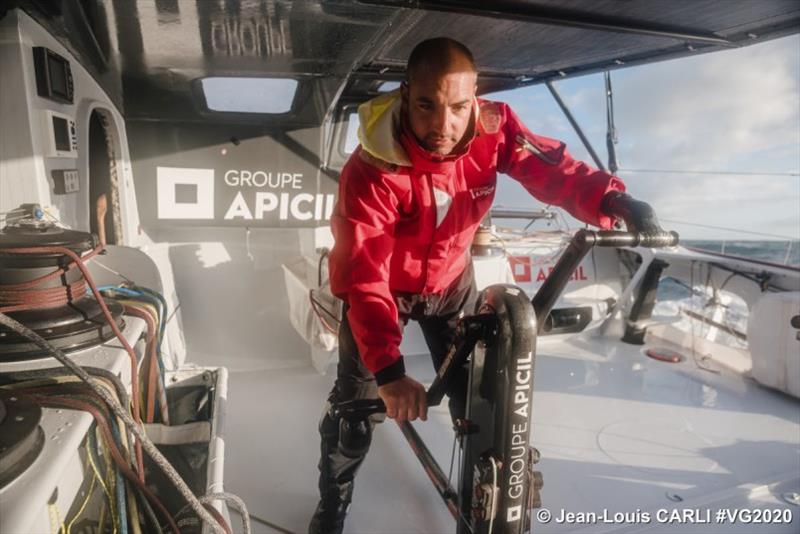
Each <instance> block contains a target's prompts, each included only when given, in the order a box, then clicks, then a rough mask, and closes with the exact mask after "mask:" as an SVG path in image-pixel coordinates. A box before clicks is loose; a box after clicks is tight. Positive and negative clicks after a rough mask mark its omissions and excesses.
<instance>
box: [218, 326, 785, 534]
mask: <svg viewBox="0 0 800 534" xmlns="http://www.w3.org/2000/svg"><path fill="white" fill-rule="evenodd" d="M673 348H674V347H673ZM538 353H539V354H538V356H537V363H536V376H535V393H534V401H533V420H534V426H533V434H532V443H533V445H534V446H536V447H537V448H538V449H539V450H540V452H541V454H542V460H541V462H540V464H539V466H538V468H539V470H541V471H542V472H543V474H544V488H543V490H542V502H543V506H544V507H546V508H547V509H548V510H549V511H550V512H551V513H552V514H553V519H552V520H551V521H550V522H549V523H547V524H542V523H539V522H538V521H537V522H535V523H534V529H533V530H534V531H535V532H575V531H581V532H583V531H587V532H589V531H591V532H610V531H615V532H616V531H625V532H634V531H636V532H638V531H644V530H646V531H648V532H658V531H668V532H670V533H674V532H695V531H697V530H698V528H699V529H703V530H705V531H709V532H710V531H714V532H723V531H724V532H751V531H753V528H754V527H755V528H757V529H758V532H797V530H798V525H800V520H798V519H795V520H794V521H793V523H792V524H772V525H764V524H759V525H753V524H745V523H742V522H737V523H736V524H731V523H730V522H729V521H725V522H722V523H719V522H717V521H716V519H715V517H716V513H717V510H719V509H731V510H733V509H741V508H750V509H753V508H760V509H785V508H788V509H790V510H791V513H792V516H797V515H798V514H800V508H798V507H797V506H789V505H788V504H787V503H786V502H785V501H784V500H783V499H782V495H784V494H789V493H791V492H798V493H800V409H798V408H800V402H798V400H797V399H794V398H791V397H789V396H786V395H784V394H781V393H778V392H775V391H772V390H769V389H766V388H764V387H762V386H760V385H758V384H757V383H755V382H754V381H752V380H750V379H746V378H742V377H739V376H736V375H733V374H731V373H729V372H726V371H725V370H720V369H716V368H715V369H711V370H704V369H702V368H701V367H700V365H698V364H697V363H695V359H693V358H692V355H691V352H690V351H684V354H685V356H686V359H685V361H683V362H681V363H678V364H672V363H664V362H660V361H655V360H652V359H650V358H648V357H647V356H645V355H644V354H643V351H642V347H637V346H631V345H626V344H623V343H620V342H618V341H615V340H610V339H607V338H597V337H593V334H592V333H587V334H585V335H583V336H573V337H570V338H566V339H565V338H563V337H561V338H557V337H550V338H543V339H540V343H539V349H538ZM708 365H711V364H709V363H703V364H702V366H703V367H708ZM406 367H407V369H408V372H409V374H411V375H412V376H414V377H415V378H417V379H419V380H421V381H423V382H426V383H429V382H430V380H432V378H433V368H432V366H431V364H430V361H429V359H428V358H427V357H425V356H418V357H409V358H407V360H406ZM334 373H335V368H334V367H333V366H331V369H330V372H329V373H328V375H327V376H320V375H319V374H318V373H316V372H315V371H314V369H313V368H312V367H311V366H304V367H295V368H287V369H279V370H269V371H247V372H244V371H240V372H237V371H233V372H231V374H230V384H229V398H228V400H229V405H228V418H227V423H226V425H227V431H226V439H225V442H226V455H225V456H226V458H225V486H226V488H227V489H228V490H230V491H233V492H235V493H237V494H239V495H240V496H241V497H242V498H244V499H245V501H246V502H247V504H248V507H249V508H250V511H251V513H252V514H254V515H256V516H259V517H261V518H264V519H267V520H268V521H270V522H272V523H274V524H276V525H278V526H280V527H282V528H283V529H286V530H288V531H291V532H297V533H299V532H306V531H307V528H308V521H309V518H310V517H311V514H312V512H313V510H314V507H315V506H316V503H317V486H316V484H317V467H316V464H317V461H318V459H319V436H318V434H317V428H316V427H317V423H318V421H319V417H320V415H321V411H322V406H323V402H324V401H325V398H326V396H327V393H328V391H329V389H330V387H331V385H332V383H333V377H334ZM415 426H416V428H417V429H418V431H419V433H420V434H421V435H422V437H423V438H424V440H425V442H426V444H427V445H428V447H429V448H430V449H431V451H432V452H433V454H434V456H435V457H436V458H437V460H438V462H439V464H440V465H441V466H442V468H443V469H444V470H445V472H447V471H448V467H449V465H450V455H451V451H452V448H453V433H452V430H451V428H450V417H449V415H448V413H447V409H446V407H444V406H442V407H437V408H434V409H432V410H431V412H430V417H429V419H428V421H427V422H426V423H415ZM455 469H456V470H457V467H456V468H455ZM673 509H678V510H698V513H699V514H700V515H698V516H697V517H698V518H699V519H701V520H704V519H705V517H706V515H705V514H706V512H705V510H710V512H709V513H710V514H711V515H710V521H711V524H702V523H701V524H698V523H696V522H694V523H676V522H674V521H673V522H671V523H662V522H659V515H658V514H661V517H666V518H668V517H670V516H669V515H668V514H669V511H671V510H673ZM562 510H564V511H566V512H574V513H588V512H596V513H598V514H602V513H603V511H604V510H605V511H607V517H609V518H612V519H613V516H614V514H615V513H627V514H628V516H627V517H626V519H628V521H627V522H623V523H604V522H603V521H602V516H600V517H601V519H600V520H597V521H595V522H594V523H593V524H592V523H590V524H577V523H575V522H569V521H567V522H564V521H558V517H559V515H560V514H561V513H562ZM659 510H663V511H662V512H659ZM644 513H647V514H649V515H650V521H649V522H643V520H642V516H643V514H644ZM232 519H233V521H234V523H236V520H237V519H238V518H237V517H236V516H235V515H233V517H232ZM235 526H236V528H239V527H238V525H235ZM253 527H254V532H270V533H271V532H277V530H274V529H271V528H269V527H266V526H264V525H261V524H258V523H255V522H254V523H253ZM345 532H348V533H357V534H361V533H365V534H366V533H378V532H380V533H390V534H391V533H404V534H406V533H452V532H455V522H454V520H453V519H452V518H451V516H450V515H449V513H448V512H447V510H446V508H445V506H444V505H443V503H442V502H441V499H440V497H439V495H438V494H437V492H436V491H435V490H434V488H433V486H432V484H431V483H430V482H429V480H428V478H427V476H426V475H425V473H424V471H423V470H422V467H421V466H420V464H419V462H418V460H417V459H416V457H415V456H414V455H413V453H412V452H411V450H410V448H409V447H408V445H407V443H406V442H405V439H404V438H403V436H402V434H401V433H400V430H399V429H398V428H397V426H396V425H395V424H394V423H393V422H391V421H389V422H387V423H384V424H382V425H380V426H379V427H378V428H377V430H376V432H375V435H374V436H373V443H372V448H371V450H370V454H369V455H368V457H367V459H366V461H365V462H364V465H363V466H362V468H361V471H360V473H359V475H358V477H357V478H356V488H355V495H354V499H353V504H352V506H351V507H350V512H349V514H348V519H347V523H346V525H345Z"/></svg>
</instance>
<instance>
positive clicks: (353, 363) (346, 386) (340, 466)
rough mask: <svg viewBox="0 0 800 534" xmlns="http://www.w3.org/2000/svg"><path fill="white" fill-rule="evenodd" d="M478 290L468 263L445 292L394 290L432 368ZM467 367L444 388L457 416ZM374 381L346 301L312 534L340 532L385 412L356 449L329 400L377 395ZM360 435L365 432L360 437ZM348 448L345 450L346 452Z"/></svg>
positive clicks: (402, 320) (323, 430)
mask: <svg viewBox="0 0 800 534" xmlns="http://www.w3.org/2000/svg"><path fill="white" fill-rule="evenodd" d="M476 299H477V290H476V288H475V280H474V271H473V267H472V262H468V263H467V267H466V268H465V269H464V272H463V273H462V274H461V276H460V277H459V278H458V279H456V281H455V282H454V283H453V284H452V285H451V286H450V287H449V288H448V289H447V290H445V291H444V292H443V293H441V294H432V295H425V296H422V295H414V294H397V295H395V302H396V303H397V309H398V315H399V318H398V323H399V326H400V328H401V330H402V329H403V328H404V327H405V326H406V324H408V321H409V320H414V321H417V322H418V323H419V325H420V328H421V330H422V333H423V336H424V337H425V342H426V344H427V345H428V349H429V350H430V353H431V358H432V361H433V366H434V368H435V369H436V370H438V369H439V366H440V365H441V364H442V362H443V361H444V358H445V356H446V355H447V351H448V349H449V348H450V346H451V344H452V343H453V341H454V339H455V336H456V324H457V322H458V320H459V318H460V317H461V316H462V315H463V314H471V313H473V312H474V307H475V301H476ZM468 380H469V371H468V369H467V367H466V366H464V367H463V368H462V369H460V370H458V371H457V372H456V374H455V376H454V377H453V381H452V382H451V385H450V386H449V387H448V389H447V396H448V398H449V400H448V407H449V408H450V416H451V417H452V419H453V420H454V421H455V420H456V419H461V418H463V417H464V415H465V412H466V395H467V386H468ZM377 398H378V386H377V383H376V382H375V377H374V376H373V375H372V373H370V372H369V370H367V368H366V367H364V364H363V362H362V361H361V357H360V356H359V352H358V346H357V345H356V342H355V340H354V339H353V333H352V332H351V330H350V324H349V322H348V320H347V306H345V311H344V314H343V318H342V322H341V324H340V326H339V364H338V366H337V373H336V382H335V384H334V386H333V389H332V390H331V392H330V395H329V397H328V399H329V403H328V405H327V406H326V408H325V412H324V414H323V417H322V420H321V421H320V425H319V432H320V437H321V439H322V441H321V446H320V449H321V450H320V453H321V454H320V461H319V471H320V477H319V491H320V503H319V505H318V506H317V510H316V511H315V513H314V517H313V518H312V520H311V525H310V526H309V532H310V533H313V534H317V533H325V534H333V533H340V532H342V530H343V527H344V519H345V516H346V513H347V507H348V505H349V504H350V500H351V498H352V494H353V481H354V479H355V476H356V472H357V471H358V468H359V467H360V466H361V464H362V463H363V461H364V458H366V455H367V452H368V450H369V442H370V439H369V435H368V434H369V433H371V431H372V429H373V428H374V426H375V424H376V423H379V422H381V421H382V420H383V419H384V416H382V415H381V416H373V417H371V418H370V419H369V420H368V421H365V422H364V424H363V425H362V430H364V431H365V432H366V433H367V435H366V440H364V439H362V440H361V443H362V444H365V446H363V447H360V448H359V450H358V451H357V453H356V454H354V453H353V451H352V450H351V447H346V449H347V450H345V451H343V450H342V449H343V447H342V446H341V444H340V439H344V440H347V439H349V438H350V437H351V436H348V437H346V436H342V435H341V432H340V428H342V425H340V421H338V420H336V419H334V418H333V417H332V416H331V415H330V413H329V408H330V403H331V402H345V401H350V400H355V399H377ZM362 438H363V436H362ZM345 453H346V454H345Z"/></svg>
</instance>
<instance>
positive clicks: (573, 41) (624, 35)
mask: <svg viewBox="0 0 800 534" xmlns="http://www.w3.org/2000/svg"><path fill="white" fill-rule="evenodd" d="M379 3H381V4H384V2H379ZM386 3H390V2H386ZM419 4H420V5H422V6H428V8H427V9H425V10H423V11H424V12H425V16H422V17H418V18H417V20H416V21H415V22H414V24H413V26H412V27H411V28H410V29H409V30H407V31H405V32H404V33H403V34H402V36H399V38H398V39H394V40H393V39H387V40H386V41H385V42H384V44H383V46H382V48H381V49H380V50H378V52H377V53H376V54H375V55H374V57H373V59H372V62H373V64H374V66H375V67H376V68H377V67H379V66H398V67H402V66H403V65H404V64H405V60H406V58H407V57H408V54H409V53H410V52H411V49H412V48H413V47H414V45H415V44H416V43H418V42H420V41H421V40H423V39H426V38H430V37H434V36H440V35H446V36H449V37H453V38H455V39H458V40H460V41H462V42H464V43H465V44H467V45H468V46H469V47H470V48H471V49H472V51H473V53H474V55H475V58H476V62H477V63H478V67H479V70H480V71H481V72H482V73H483V74H492V75H500V76H502V75H508V76H514V75H517V76H523V75H524V76H537V75H543V74H550V75H553V74H554V73H557V72H558V71H561V72H564V73H570V74H577V73H580V72H582V71H586V70H595V69H596V68H597V66H598V65H599V64H605V65H607V66H608V67H612V68H616V67H618V66H621V65H624V64H625V63H627V62H626V61H625V60H626V59H630V60H631V62H634V61H635V62H637V63H642V62H647V61H655V60H658V59H659V58H660V56H669V57H675V56H676V55H690V54H692V53H694V52H695V51H698V52H699V51H710V50H712V49H719V48H720V47H721V46H720V45H717V44H710V43H706V42H700V41H697V42H693V41H690V40H687V39H684V38H677V37H667V36H663V35H660V36H656V35H648V34H646V33H644V32H642V33H636V32H635V31H631V32H625V31H619V30H611V29H605V30H601V29H589V28H588V27H587V26H588V24H593V23H596V24H597V25H598V26H600V25H602V24H603V23H608V22H611V23H618V24H619V25H620V26H625V25H628V26H630V27H631V29H632V30H633V29H636V28H664V29H683V30H686V31H687V32H693V33H697V34H701V35H710V36H718V37H722V38H726V39H730V40H731V41H732V43H733V45H732V46H739V45H743V44H750V43H751V42H757V41H759V40H765V39H769V38H771V37H774V36H777V35H776V34H781V35H782V34H788V33H797V32H798V31H800V3H798V2H797V1H796V0H725V1H719V0H693V1H691V2H665V1H662V0H651V1H648V0H643V1H638V2H621V1H619V0H589V1H587V0H558V1H552V0H548V1H542V0H539V1H528V2H516V3H515V2H508V1H503V2H498V3H497V4H494V5H493V4H492V3H486V4H485V5H484V6H482V7H473V6H467V5H466V4H468V2H456V1H452V2H425V1H421V2H419ZM445 4H446V7H448V8H450V9H453V10H459V9H461V11H460V12H452V11H451V12H445V11H441V9H444V7H445V6H444V5H445ZM479 4H480V3H479ZM479 4H478V5H479ZM498 4H503V6H504V7H506V8H508V9H505V10H504V9H499V8H498V7H497V5H498ZM515 4H519V9H516V10H515V9H513V5H515ZM459 5H460V7H459ZM432 6H435V9H434V7H432ZM478 13H481V14H480V15H478ZM570 16H573V17H574V19H573V22H575V23H576V25H575V26H570V25H569V24H570V20H569V19H570ZM546 17H549V18H550V19H551V22H550V23H543V22H534V21H536V20H537V18H538V19H539V20H541V19H542V18H546ZM555 19H562V20H563V24H556V23H554V22H553V21H554V20H555ZM581 22H583V23H587V26H583V27H579V26H580V23H581ZM690 46H691V49H690Z"/></svg>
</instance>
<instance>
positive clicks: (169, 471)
mask: <svg viewBox="0 0 800 534" xmlns="http://www.w3.org/2000/svg"><path fill="white" fill-rule="evenodd" d="M53 248H56V249H58V250H59V251H61V250H63V251H66V252H68V253H69V254H70V255H71V257H75V256H76V255H75V253H74V252H72V251H71V250H68V249H61V248H59V247H53ZM78 261H80V258H78ZM84 268H85V267H84ZM82 270H83V269H82ZM87 281H88V282H89V285H90V286H91V287H92V289H93V290H95V291H96V289H97V288H96V286H95V285H94V282H92V281H91V280H90V279H88V278H87ZM97 295H99V292H97ZM99 298H102V296H100V297H99ZM106 310H107V308H106ZM111 322H113V321H111ZM0 324H3V325H5V326H7V327H9V328H11V329H12V330H14V331H15V332H17V333H19V334H20V335H22V336H23V337H26V338H28V339H30V340H31V341H33V342H34V343H36V344H37V345H38V346H39V347H40V348H42V349H44V350H46V351H48V352H49V353H51V354H52V355H53V356H54V357H55V358H56V359H57V360H58V361H59V362H60V363H61V364H62V365H64V366H66V367H68V368H69V369H70V370H71V371H73V372H74V373H75V374H76V375H78V376H79V377H80V378H81V379H82V380H83V381H84V382H85V383H87V384H89V386H90V387H91V388H92V389H93V390H95V392H96V393H98V394H99V395H100V397H101V398H102V399H103V400H104V401H105V402H106V403H107V404H108V405H109V406H110V407H111V409H112V410H113V411H114V412H115V413H116V415H117V416H118V417H120V418H121V419H122V420H123V422H124V423H125V425H126V426H128V427H129V428H131V430H132V431H133V433H134V435H135V436H136V438H137V439H138V440H139V442H140V443H141V446H142V447H143V448H144V449H145V451H146V452H147V453H148V455H149V456H150V457H151V458H152V459H153V460H154V461H155V463H156V464H157V465H158V466H159V467H160V468H161V469H162V470H163V471H164V472H165V474H166V475H167V477H168V478H169V479H170V480H171V481H172V482H173V483H174V484H175V487H176V488H177V489H178V491H179V492H180V493H181V495H183V497H184V498H185V499H186V500H187V501H188V502H190V503H191V506H192V508H193V509H194V511H195V512H196V513H197V515H198V516H199V517H200V518H201V520H203V521H204V522H205V523H206V524H207V525H209V527H210V528H211V529H212V530H213V531H214V532H216V533H218V534H221V533H222V532H224V529H223V528H222V526H221V525H220V524H219V523H217V522H216V520H215V518H214V517H213V516H212V515H211V514H210V513H209V512H208V511H207V510H206V509H205V508H204V507H203V505H202V504H201V503H200V502H199V501H198V500H197V498H196V497H195V496H194V495H193V494H192V492H191V490H190V489H189V487H188V486H187V485H186V483H185V482H184V481H183V479H181V477H180V475H179V474H178V473H177V471H175V468H174V467H172V465H170V464H169V462H168V461H167V460H166V458H164V456H163V455H162V454H161V452H160V451H159V450H158V449H157V448H156V446H155V445H154V444H153V442H152V441H150V440H149V439H148V438H147V436H146V435H145V433H144V431H143V430H142V429H141V427H140V426H139V424H138V423H137V422H136V421H135V420H134V419H133V418H132V417H131V416H130V415H128V414H127V413H126V412H125V410H123V409H122V407H121V406H120V405H119V403H117V402H115V400H114V398H113V397H112V396H111V395H109V394H108V393H107V392H106V391H105V390H103V389H102V388H99V387H98V386H97V385H96V384H95V383H94V382H93V380H92V378H91V376H90V375H89V374H88V373H87V372H86V371H84V370H83V369H82V368H81V367H80V366H78V365H77V364H75V363H74V362H73V361H72V360H70V359H69V358H68V357H67V356H66V355H65V354H64V353H63V352H62V351H61V350H59V349H58V348H56V347H54V346H53V345H51V344H50V343H48V342H47V341H46V340H45V339H43V338H42V337H41V336H39V335H38V334H36V332H34V331H32V330H30V329H29V328H27V327H25V326H24V325H22V324H20V323H19V322H17V321H15V320H14V319H12V318H10V317H9V316H7V315H5V314H3V313H0ZM126 343H127V342H126ZM65 400H66V399H62V402H64V401H65ZM134 478H135V477H134ZM137 482H139V483H141V481H139V480H138V479H137ZM147 493H148V492H145V495H147ZM156 507H157V506H156Z"/></svg>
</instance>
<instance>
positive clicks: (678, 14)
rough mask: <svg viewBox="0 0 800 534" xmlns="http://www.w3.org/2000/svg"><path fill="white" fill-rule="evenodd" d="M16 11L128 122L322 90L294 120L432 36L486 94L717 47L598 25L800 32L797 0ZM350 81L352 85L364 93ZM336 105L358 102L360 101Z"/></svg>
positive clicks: (243, 2) (125, 2)
mask: <svg viewBox="0 0 800 534" xmlns="http://www.w3.org/2000/svg"><path fill="white" fill-rule="evenodd" d="M18 4H19V5H20V6H21V7H22V8H23V9H25V10H26V11H27V12H28V13H29V14H31V15H32V16H34V18H36V19H37V20H38V21H39V22H40V23H41V24H43V25H44V26H45V27H46V28H47V29H48V30H49V31H50V32H51V33H52V34H53V35H55V36H57V37H58V38H59V39H60V40H61V41H62V42H64V44H65V45H67V46H68V47H69V48H71V49H72V50H73V52H74V53H75V55H76V56H77V57H79V58H80V59H81V61H82V62H83V63H84V64H85V65H86V66H87V68H89V70H90V71H91V72H92V73H93V74H94V75H95V77H96V78H97V79H98V81H99V82H100V83H101V84H102V85H103V86H104V87H105V88H106V90H107V91H108V92H109V94H110V96H111V97H112V98H113V99H114V100H115V101H116V102H118V103H119V104H120V107H121V108H123V112H124V113H125V115H126V116H128V117H146V116H148V115H149V116H151V117H164V118H168V117H173V118H177V117H184V118H190V117H193V116H194V117H196V116H197V110H196V109H195V108H194V107H193V104H192V98H191V94H192V93H191V85H192V81H194V80H196V79H198V78H203V77H207V76H273V77H294V78H297V79H298V80H300V83H301V85H302V84H303V83H304V82H303V80H304V79H305V81H306V82H305V83H307V84H309V83H313V84H314V87H316V89H314V91H313V94H314V98H313V99H312V100H313V101H309V102H307V103H306V104H307V105H306V108H305V109H303V110H302V113H298V110H295V112H294V113H293V114H291V117H290V116H289V115H287V117H284V119H286V120H289V119H291V120H295V121H299V122H301V123H307V122H309V121H310V122H315V121H317V120H318V119H319V118H320V117H322V116H323V115H324V113H325V111H326V109H327V108H328V106H329V105H330V104H331V102H332V101H333V99H335V98H337V96H339V95H340V94H341V92H340V91H339V88H340V84H342V83H346V82H347V81H348V77H350V76H351V75H353V74H354V75H355V76H354V77H355V78H358V77H362V79H366V78H370V77H372V78H373V79H374V78H375V77H380V76H386V77H388V78H391V77H392V76H393V77H395V78H397V77H399V76H401V75H402V71H403V68H404V65H405V61H406V58H407V57H408V53H409V52H410V50H411V49H412V48H413V46H414V45H415V44H416V43H417V42H419V41H420V40H422V39H425V38H428V37H433V36H441V35H446V36H451V37H454V38H456V39H459V40H461V41H463V42H464V43H465V44H467V45H468V46H469V47H470V48H471V49H472V50H473V51H474V53H475V56H476V59H477V62H478V66H479V69H480V71H481V75H482V78H483V80H484V81H483V84H484V85H483V87H484V88H485V87H487V86H489V85H490V86H491V88H492V89H501V88H509V87H513V86H515V85H519V84H520V83H536V82H538V81H541V80H544V79H547V78H551V77H554V76H559V75H563V74H567V75H577V74H581V73H585V72H593V71H597V70H602V69H606V68H617V67H619V66H625V65H630V64H636V63H646V62H651V61H657V60H659V59H666V58H670V57H679V56H685V55H691V54H695V53H700V52H704V51H710V50H715V49H719V48H721V47H722V45H720V44H709V43H708V42H696V43H690V40H686V39H683V38H678V37H674V36H672V37H669V36H664V35H660V36H654V35H652V34H646V33H641V32H638V33H637V32H626V31H620V30H619V28H617V29H616V30H613V31H612V30H609V29H605V30H601V29H598V28H597V25H596V24H595V22H597V23H600V25H602V23H609V22H610V23H611V26H614V25H622V26H625V25H626V24H627V25H630V26H633V27H637V26H638V27H642V26H650V27H664V28H678V29H685V30H687V31H689V32H696V33H698V34H705V35H712V36H713V35H716V36H719V37H723V38H728V39H730V40H731V41H732V42H733V43H734V44H735V45H737V46H738V45H742V44H749V43H753V42H759V41H761V40H765V39H769V38H773V37H777V36H780V35H784V34H787V33H792V32H795V33H796V32H798V31H800V3H798V2H797V0H723V1H721V0H692V1H684V2H671V1H665V0H641V1H636V2H631V1H620V0H528V1H525V0H494V1H492V2H468V1H465V0H464V1H459V0H447V1H441V0H439V1H436V0H429V1H428V0H413V1H412V0H361V1H355V0H298V1H294V2H292V1H288V0H197V1H195V0H94V1H91V0H89V1H81V2H74V1H72V0H60V1H53V2H44V1H43V0H18ZM543 15H544V16H543ZM544 19H547V22H546V23H545V21H544ZM575 21H578V22H582V24H577V25H576V24H574V22H575ZM587 21H588V24H585V23H586V22H587ZM748 34H751V35H748ZM753 36H755V37H753ZM98 58H100V59H98ZM352 78H353V77H351V79H350V82H351V83H350V85H349V87H350V88H352V89H356V88H358V87H362V86H363V85H359V83H353V81H354V80H353V79H352ZM310 80H316V81H315V82H312V81H310ZM323 80H324V81H323ZM487 82H488V83H487ZM366 86H368V85H366ZM348 91H349V90H348ZM343 96H346V97H348V98H353V99H355V100H358V99H359V98H360V97H361V96H362V95H360V93H359V94H356V93H352V94H347V93H346V94H344V95H343ZM312 108H313V109H312Z"/></svg>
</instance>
